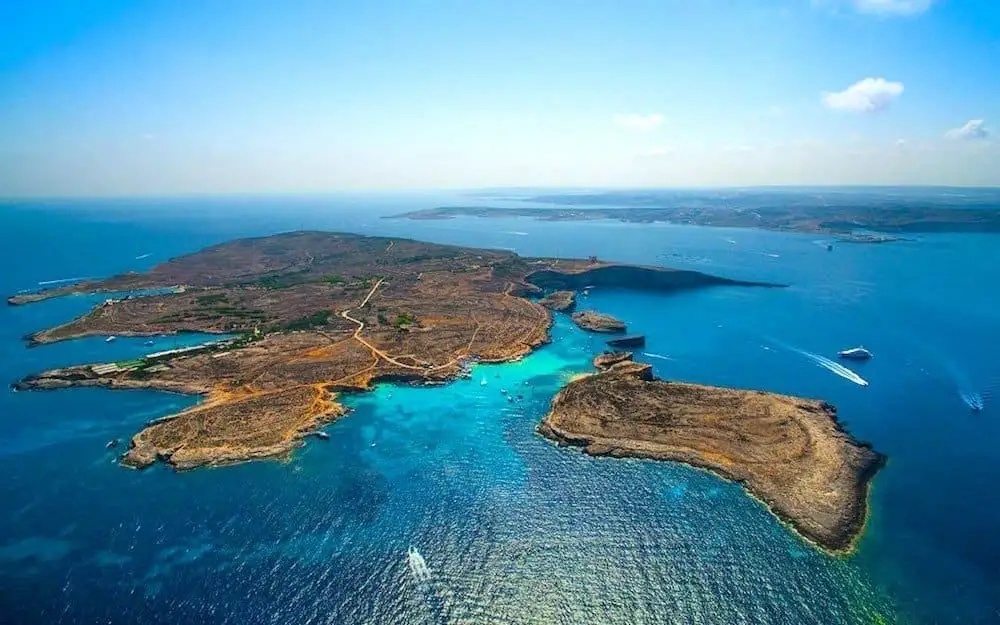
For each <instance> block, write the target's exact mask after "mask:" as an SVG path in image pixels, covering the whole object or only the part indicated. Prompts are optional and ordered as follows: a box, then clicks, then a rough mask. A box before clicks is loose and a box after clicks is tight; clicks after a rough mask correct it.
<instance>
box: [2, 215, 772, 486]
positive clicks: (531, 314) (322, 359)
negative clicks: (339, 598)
mask: <svg viewBox="0 0 1000 625" xmlns="http://www.w3.org/2000/svg"><path fill="white" fill-rule="evenodd" d="M611 280H613V281H614V283H615V284H616V285H617V286H620V287H624V288H639V289H656V290H664V291H669V290H674V289H682V288H695V287H703V286H712V285H751V286H752V285H757V283H747V282H739V281H735V280H727V279H725V278H717V277H714V276H710V275H706V274H702V273H698V272H693V271H674V270H669V269H663V268H658V267H639V266H632V265H617V264H613V263H605V262H598V261H596V260H595V259H590V260H565V259H551V258H524V257H520V256H518V255H516V254H514V253H511V252H505V251H497V250H483V249H472V248H463V247H455V246H448V245H436V244H431V243H423V242H419V241H412V240H407V239H389V238H381V237H368V236H360V235H354V234H340V233H326V232H293V233H287V234H280V235H274V236H269V237H261V238H253V239H241V240H237V241H231V242H228V243H223V244H220V245H216V246H213V247H210V248H207V249H205V250H202V251H200V252H196V253H193V254H190V255H187V256H182V257H179V258H176V259H172V260H170V261H168V262H165V263H163V264H161V265H158V266H156V267H154V268H152V269H151V270H149V271H148V272H145V273H127V274H123V275H119V276H115V277H111V278H108V279H104V280H89V281H84V282H80V283H77V284H72V285H68V286H63V287H59V288H54V289H50V290H47V291H41V292H37V293H22V294H18V295H14V296H12V297H10V298H9V299H8V303H9V304H11V305H21V304H27V303H30V302H34V301H40V300H43V299H48V298H51V297H58V296H62V295H69V294H74V293H107V294H108V296H107V299H106V300H105V301H104V302H103V303H102V304H100V305H98V306H97V307H95V308H94V309H93V310H91V311H90V312H89V313H87V314H85V315H83V316H82V317H80V318H78V319H75V320H73V321H70V322H69V323H66V324H63V325H60V326H57V327H55V328H49V329H45V330H41V331H39V332H36V333H35V334H33V335H31V336H30V337H28V339H29V342H30V343H31V344H34V345H41V344H45V343H52V342H55V341H62V340H67V339H73V338H77V337H83V336H101V335H119V336H146V335H158V334H170V333H178V332H209V333H225V334H230V335H237V338H235V339H229V340H226V341H223V342H220V343H218V344H209V345H205V346H200V347H196V348H189V349H183V350H174V351H171V352H162V353H159V354H151V355H149V356H147V357H145V358H139V359H136V360H131V361H125V362H116V363H102V364H97V365H80V366H73V367H66V368H62V369H56V370H52V371H46V372H42V373H39V374H36V375H30V376H28V377H26V378H24V379H22V380H21V381H19V382H17V383H16V387H17V388H18V389H22V390H30V389H57V388H64V387H70V386H101V387H107V388H112V389H160V390H165V391H173V392H179V393H187V394H198V395H201V396H202V397H203V398H204V400H203V401H202V402H201V403H200V404H198V405H197V406H195V407H193V408H191V409H189V410H185V411H183V412H181V413H178V414H175V415H171V416H168V417H166V418H164V419H161V420H158V421H156V422H153V423H151V424H149V425H148V426H147V427H146V428H145V429H143V430H142V431H141V432H139V433H138V434H136V435H135V436H134V437H133V438H132V440H131V443H130V445H129V448H128V451H127V452H126V454H125V456H124V458H123V463H124V464H126V465H128V466H132V467H140V468H141V467H146V466H149V465H150V464H152V463H154V462H156V461H157V460H161V461H165V462H167V463H169V464H171V465H172V466H174V467H176V468H179V469H187V468H193V467H197V466H202V465H217V464H227V463H234V462H242V461H246V460H251V459H255V458H266V457H275V456H283V455H285V454H287V453H289V452H290V451H291V450H292V449H294V448H295V446H297V445H298V444H300V441H301V440H302V439H303V438H304V437H305V436H307V435H309V434H310V433H312V432H315V431H316V430H317V429H318V428H320V427H322V426H323V425H324V424H326V423H329V422H330V421H332V420H334V419H336V418H338V417H339V416H341V415H343V414H344V408H343V406H341V404H340V403H338V401H337V398H338V394H340V393H344V392H356V391H363V390H366V389H368V388H370V387H371V385H372V384H373V383H375V382H377V381H399V382H416V383H430V384H434V383H443V382H446V381H448V380H451V379H453V378H455V377H457V376H459V375H462V374H463V372H464V371H465V367H466V365H467V364H468V363H470V362H472V361H481V362H503V361H509V360H514V359H518V358H520V357H522V356H524V355H525V354H527V353H528V352H530V351H531V350H532V349H534V348H535V347H537V346H538V345H541V344H542V343H544V342H546V341H547V340H548V336H549V326H550V324H551V313H550V312H549V310H548V309H547V308H545V307H544V306H542V305H540V304H539V303H538V301H536V300H535V299H534V298H536V297H538V296H540V295H541V294H542V293H543V292H544V290H545V289H551V288H553V286H552V285H554V284H568V283H582V284H591V283H597V282H599V281H604V282H605V283H607V282H608V281H611ZM126 293H131V294H136V296H134V297H127V296H124V295H123V294H126Z"/></svg>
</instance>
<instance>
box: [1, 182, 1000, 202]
mask: <svg viewBox="0 0 1000 625" xmlns="http://www.w3.org/2000/svg"><path fill="white" fill-rule="evenodd" d="M797 189H800V190H824V189H826V190H857V191H864V190H876V189H909V190H919V189H961V190H965V191H1000V185H955V184H951V185H948V184H838V185H834V184H770V185H769V184H760V185H717V186H662V187H660V186H574V185H567V186H556V185H553V186H548V185H541V186H533V185H509V186H485V187H415V188H359V189H328V190H323V191H205V192H195V191H191V192H184V191H181V192H177V193H135V194H120V195H119V194H116V195H98V194H93V195H92V194H79V195H77V194H73V195H69V194H66V195H11V196H2V195H0V202H2V203H11V202H66V201H131V200H188V199H229V198H262V199H263V198H301V199H304V198H316V199H318V198H322V197H324V196H337V195H397V196H398V195H406V194H410V193H413V194H428V193H454V194H462V193H477V192H478V193H482V192H505V191H506V192H510V191H522V192H523V191H542V192H551V191H563V192H565V191H571V192H593V191H599V192H608V191H749V190H787V191H794V190H797Z"/></svg>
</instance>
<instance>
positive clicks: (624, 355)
mask: <svg viewBox="0 0 1000 625" xmlns="http://www.w3.org/2000/svg"><path fill="white" fill-rule="evenodd" d="M628 360H632V352H602V353H600V354H598V355H596V356H594V367H595V368H597V369H601V370H604V369H610V368H611V367H613V366H614V365H617V364H618V363H620V362H625V361H628Z"/></svg>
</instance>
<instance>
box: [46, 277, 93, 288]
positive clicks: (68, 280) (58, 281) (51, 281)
mask: <svg viewBox="0 0 1000 625" xmlns="http://www.w3.org/2000/svg"><path fill="white" fill-rule="evenodd" d="M86 279H87V278H86V276H81V277H79V278H61V279H59V280H44V281H42V282H39V283H38V286H45V285H46V284H62V283H63V282H79V281H80V280H86Z"/></svg>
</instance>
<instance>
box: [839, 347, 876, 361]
mask: <svg viewBox="0 0 1000 625" xmlns="http://www.w3.org/2000/svg"><path fill="white" fill-rule="evenodd" d="M837 355H838V356H840V357H841V358H846V359H848V360H868V359H869V358H871V357H872V353H871V352H870V351H868V350H867V349H865V348H864V347H852V348H851V349H845V350H844V351H842V352H837Z"/></svg>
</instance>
